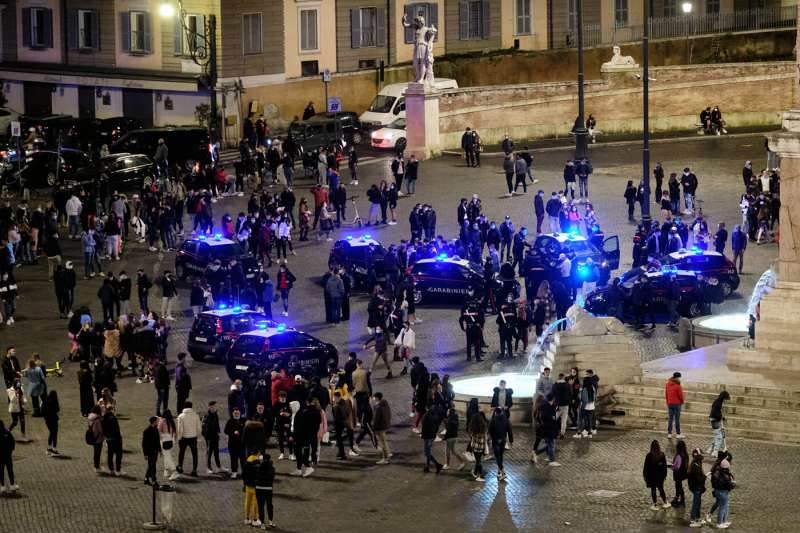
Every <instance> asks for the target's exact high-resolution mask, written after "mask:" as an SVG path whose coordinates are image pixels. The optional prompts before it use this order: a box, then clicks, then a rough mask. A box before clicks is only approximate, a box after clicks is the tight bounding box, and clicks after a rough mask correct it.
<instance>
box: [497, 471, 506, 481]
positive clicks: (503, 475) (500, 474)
mask: <svg viewBox="0 0 800 533" xmlns="http://www.w3.org/2000/svg"><path fill="white" fill-rule="evenodd" d="M505 478H506V473H505V472H503V471H502V470H501V471H500V472H498V473H497V481H503V480H504V479H505Z"/></svg>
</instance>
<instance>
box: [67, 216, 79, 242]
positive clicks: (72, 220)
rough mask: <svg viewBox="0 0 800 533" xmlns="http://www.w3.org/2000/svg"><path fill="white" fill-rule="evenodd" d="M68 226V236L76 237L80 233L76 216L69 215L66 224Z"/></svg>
mask: <svg viewBox="0 0 800 533" xmlns="http://www.w3.org/2000/svg"><path fill="white" fill-rule="evenodd" d="M67 224H68V226H69V236H70V237H76V236H78V235H80V233H81V222H80V218H79V217H78V215H70V216H69V220H68V222H67Z"/></svg>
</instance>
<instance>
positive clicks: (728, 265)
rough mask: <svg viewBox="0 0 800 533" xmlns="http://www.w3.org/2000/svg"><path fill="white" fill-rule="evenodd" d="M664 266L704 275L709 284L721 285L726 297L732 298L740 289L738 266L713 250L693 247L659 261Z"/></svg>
mask: <svg viewBox="0 0 800 533" xmlns="http://www.w3.org/2000/svg"><path fill="white" fill-rule="evenodd" d="M659 262H660V263H661V264H662V265H669V266H670V267H676V268H678V269H679V270H691V271H693V272H697V273H698V274H702V275H703V276H704V277H705V278H706V279H708V282H709V283H711V284H715V281H716V282H718V283H719V285H720V287H721V288H722V290H723V291H724V292H725V296H730V295H731V293H733V291H735V290H736V289H738V288H739V274H737V272H736V265H734V264H733V261H731V260H730V259H728V258H727V257H725V256H724V255H723V254H721V253H719V252H715V251H711V250H701V249H700V248H697V247H693V248H691V249H689V250H686V249H681V250H678V251H677V252H673V253H671V254H669V255H665V256H663V257H661V258H660V259H659Z"/></svg>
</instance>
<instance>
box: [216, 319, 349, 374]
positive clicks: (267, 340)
mask: <svg viewBox="0 0 800 533" xmlns="http://www.w3.org/2000/svg"><path fill="white" fill-rule="evenodd" d="M338 364H339V352H338V351H337V350H336V347H335V346H334V345H332V344H329V343H327V342H324V341H321V340H319V339H317V338H316V337H312V336H311V335H309V334H307V333H303V332H302V331H297V330H296V329H294V328H287V327H286V325H285V324H277V325H276V324H274V323H271V322H262V323H259V324H257V327H256V328H255V329H253V330H251V331H248V332H246V333H242V334H241V335H239V338H238V339H236V342H234V343H233V346H231V349H230V350H229V351H228V355H227V356H226V358H225V369H226V370H227V372H228V376H229V377H230V378H231V380H235V379H241V378H242V377H244V376H246V375H247V374H248V373H249V372H251V371H252V372H258V373H261V372H266V371H270V370H272V369H273V368H274V367H276V366H278V367H283V368H290V369H291V370H292V371H293V372H295V371H296V370H298V369H299V370H300V371H301V372H302V373H303V374H305V375H306V376H318V377H323V376H327V375H328V370H329V368H331V367H334V368H335V367H336V366H338Z"/></svg>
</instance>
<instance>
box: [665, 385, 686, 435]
mask: <svg viewBox="0 0 800 533" xmlns="http://www.w3.org/2000/svg"><path fill="white" fill-rule="evenodd" d="M664 395H665V397H666V400H667V411H668V412H669V422H667V438H668V439H671V438H672V422H673V420H674V421H675V438H678V439H682V438H683V435H682V434H681V408H682V407H683V403H684V396H683V387H681V373H680V372H675V373H673V374H672V377H671V378H669V379H668V380H667V384H666V386H665V387H664Z"/></svg>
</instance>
